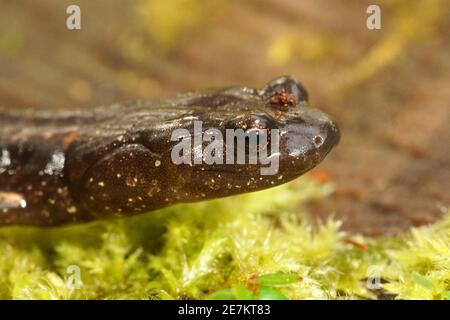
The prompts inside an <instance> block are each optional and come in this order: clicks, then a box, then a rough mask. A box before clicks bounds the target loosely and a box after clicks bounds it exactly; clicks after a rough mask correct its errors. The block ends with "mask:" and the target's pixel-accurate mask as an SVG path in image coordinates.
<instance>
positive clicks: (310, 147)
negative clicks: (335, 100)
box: [280, 106, 340, 171]
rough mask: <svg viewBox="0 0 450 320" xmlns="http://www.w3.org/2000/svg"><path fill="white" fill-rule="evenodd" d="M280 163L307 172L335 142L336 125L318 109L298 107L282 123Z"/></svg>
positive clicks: (337, 141) (336, 138)
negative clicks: (296, 110)
mask: <svg viewBox="0 0 450 320" xmlns="http://www.w3.org/2000/svg"><path fill="white" fill-rule="evenodd" d="M281 133H282V137H281V141H280V154H281V161H280V166H281V165H283V164H284V165H286V166H287V167H289V168H290V169H291V170H293V171H307V170H309V169H311V168H313V167H314V166H316V165H317V164H318V163H319V162H320V161H322V160H323V159H324V158H325V156H326V155H327V154H328V153H329V152H330V151H331V149H332V148H333V147H334V146H335V145H336V144H338V143H339V140H340V131H339V127H338V125H337V124H336V123H335V122H334V121H333V120H332V119H331V118H330V117H329V116H327V115H326V114H325V113H323V112H321V111H319V110H318V109H315V108H311V107H307V106H302V107H301V108H300V109H299V110H298V112H296V113H295V114H291V115H290V116H289V117H288V118H287V119H286V122H285V124H284V125H283V126H282V130H281Z"/></svg>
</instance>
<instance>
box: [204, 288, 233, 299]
mask: <svg viewBox="0 0 450 320" xmlns="http://www.w3.org/2000/svg"><path fill="white" fill-rule="evenodd" d="M208 300H236V297H235V295H234V293H233V291H232V290H231V289H229V288H228V289H222V290H219V291H216V292H214V293H212V294H211V295H210V296H209V297H208Z"/></svg>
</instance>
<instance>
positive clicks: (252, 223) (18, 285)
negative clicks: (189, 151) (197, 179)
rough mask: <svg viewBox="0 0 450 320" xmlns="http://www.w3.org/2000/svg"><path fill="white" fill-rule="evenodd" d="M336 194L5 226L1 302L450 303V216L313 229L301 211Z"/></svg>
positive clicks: (266, 196) (311, 190)
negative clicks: (65, 223) (353, 230)
mask: <svg viewBox="0 0 450 320" xmlns="http://www.w3.org/2000/svg"><path fill="white" fill-rule="evenodd" d="M330 191H331V187H330V185H327V184H322V185H320V184H317V183H316V182H314V181H311V180H308V179H306V178H302V179H300V180H299V181H296V182H294V183H291V184H288V185H285V186H281V187H277V188H272V189H269V190H266V191H262V192H258V193H253V194H246V195H241V196H237V197H232V198H227V199H221V200H214V201H209V202H203V203H197V204H190V205H178V206H174V207H170V208H167V209H163V210H160V211H157V212H153V213H150V214H146V215H142V216H137V217H132V218H128V219H119V220H111V221H102V222H96V223H92V224H87V225H79V226H71V227H63V228H53V229H37V228H23V227H21V228H18V227H14V228H3V229H0V256H1V257H2V259H1V260H0V298H3V299H186V298H194V299H205V298H237V299H253V298H260V299H264V298H272V299H285V298H288V299H360V298H363V299H365V298H369V299H371V298H376V297H377V295H378V296H380V294H383V295H381V296H386V294H387V293H388V294H392V295H395V298H397V299H450V247H449V243H450V214H448V215H447V216H446V217H445V218H444V219H443V220H442V221H441V222H439V223H437V224H435V225H431V226H427V227H422V228H417V229H413V230H411V231H410V232H409V233H407V234H404V235H402V236H399V237H397V238H377V239H372V238H364V237H362V236H360V235H355V234H347V233H345V232H342V231H340V223H339V221H332V220H330V221H327V222H324V223H323V224H322V225H320V226H318V227H313V226H312V223H311V221H309V220H308V218H307V214H306V213H304V212H301V210H300V209H299V207H301V203H305V202H307V201H311V200H313V199H318V198H321V197H324V196H326V195H327V194H328V193H329V192H330ZM362 214H363V213H362ZM78 268H79V270H80V279H81V283H77V282H74V276H76V271H77V270H78ZM378 276H379V277H380V281H381V283H382V287H383V289H382V290H369V289H368V288H367V279H369V282H370V283H372V284H374V283H375V284H376V281H377V277H378ZM68 283H72V284H75V285H77V284H79V286H78V288H74V287H73V286H68Z"/></svg>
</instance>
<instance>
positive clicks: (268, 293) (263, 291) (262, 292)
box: [259, 287, 289, 300]
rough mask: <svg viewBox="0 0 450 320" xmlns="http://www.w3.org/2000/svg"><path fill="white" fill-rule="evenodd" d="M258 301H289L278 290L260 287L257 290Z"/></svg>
mask: <svg viewBox="0 0 450 320" xmlns="http://www.w3.org/2000/svg"><path fill="white" fill-rule="evenodd" d="M259 299H260V300H289V299H288V297H286V296H285V295H284V294H282V293H281V292H280V291H278V289H275V288H271V287H261V288H260V289H259Z"/></svg>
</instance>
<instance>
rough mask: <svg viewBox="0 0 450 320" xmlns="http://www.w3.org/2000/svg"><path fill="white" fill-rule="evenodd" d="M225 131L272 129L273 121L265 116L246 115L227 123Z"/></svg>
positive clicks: (273, 126)
mask: <svg viewBox="0 0 450 320" xmlns="http://www.w3.org/2000/svg"><path fill="white" fill-rule="evenodd" d="M225 127H226V128H227V129H243V130H245V131H246V130H253V129H273V128H275V127H276V126H275V120H274V119H272V118H271V117H269V116H267V115H265V114H248V115H242V116H239V117H236V118H233V119H231V120H230V121H228V122H227V124H226V126H225Z"/></svg>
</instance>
